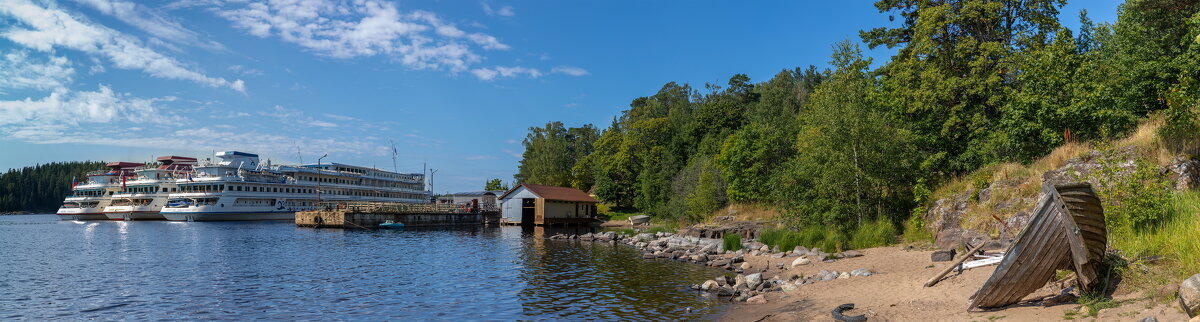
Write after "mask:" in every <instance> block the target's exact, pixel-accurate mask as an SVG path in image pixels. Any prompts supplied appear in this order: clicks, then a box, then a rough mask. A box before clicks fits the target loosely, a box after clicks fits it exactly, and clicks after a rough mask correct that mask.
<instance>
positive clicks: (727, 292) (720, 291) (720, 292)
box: [717, 286, 737, 296]
mask: <svg viewBox="0 0 1200 322" xmlns="http://www.w3.org/2000/svg"><path fill="white" fill-rule="evenodd" d="M736 292H737V290H735V289H734V288H732V287H729V286H722V287H718V288H717V296H733V294H734V293H736Z"/></svg>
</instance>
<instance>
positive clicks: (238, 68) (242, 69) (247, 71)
mask: <svg viewBox="0 0 1200 322" xmlns="http://www.w3.org/2000/svg"><path fill="white" fill-rule="evenodd" d="M229 71H232V72H234V73H238V74H241V75H242V76H262V75H263V72H262V71H261V70H258V69H254V68H249V67H246V66H242V65H232V66H229Z"/></svg>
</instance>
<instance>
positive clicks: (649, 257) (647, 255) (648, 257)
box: [642, 253, 658, 259]
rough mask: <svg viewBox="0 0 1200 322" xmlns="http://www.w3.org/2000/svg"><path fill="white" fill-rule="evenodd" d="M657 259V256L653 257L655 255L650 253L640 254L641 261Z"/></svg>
mask: <svg viewBox="0 0 1200 322" xmlns="http://www.w3.org/2000/svg"><path fill="white" fill-rule="evenodd" d="M657 257H658V256H655V255H654V254H652V253H645V254H642V259H654V258H657Z"/></svg>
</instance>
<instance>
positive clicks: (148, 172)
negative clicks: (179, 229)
mask: <svg viewBox="0 0 1200 322" xmlns="http://www.w3.org/2000/svg"><path fill="white" fill-rule="evenodd" d="M155 161H158V163H159V165H158V166H157V167H154V166H144V167H139V168H136V169H134V173H135V175H134V177H133V178H132V179H128V180H127V181H126V182H125V184H124V185H123V186H122V187H121V189H120V191H117V192H116V193H114V194H113V195H112V203H111V204H110V205H109V206H108V207H104V215H105V216H106V217H107V218H108V219H111V220H163V219H166V218H164V217H163V216H162V214H160V213H159V211H160V210H162V207H163V206H166V205H167V198H168V197H169V195H170V193H172V192H178V184H177V182H176V180H178V179H179V178H183V177H185V176H187V174H189V173H191V172H192V167H193V166H195V165H196V158H189V157H181V156H165V157H159V158H158V159H156V160H155Z"/></svg>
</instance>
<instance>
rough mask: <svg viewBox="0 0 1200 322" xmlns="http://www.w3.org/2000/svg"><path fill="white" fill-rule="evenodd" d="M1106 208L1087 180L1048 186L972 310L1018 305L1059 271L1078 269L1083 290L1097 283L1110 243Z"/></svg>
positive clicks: (975, 301)
mask: <svg viewBox="0 0 1200 322" xmlns="http://www.w3.org/2000/svg"><path fill="white" fill-rule="evenodd" d="M1106 236H1107V231H1106V227H1105V225H1104V209H1103V207H1102V206H1101V204H1100V198H1099V197H1097V196H1096V193H1095V192H1094V191H1093V190H1092V187H1091V185H1089V184H1087V183H1078V184H1068V185H1060V186H1053V185H1050V184H1048V183H1047V184H1044V185H1043V186H1042V195H1041V197H1040V198H1039V199H1038V203H1037V207H1035V208H1034V211H1033V215H1032V216H1031V217H1030V219H1029V222H1028V223H1027V224H1026V225H1025V227H1024V228H1022V229H1021V232H1020V233H1019V234H1017V239H1016V240H1015V241H1014V243H1013V245H1012V247H1010V248H1009V249H1008V251H1007V252H1005V256H1004V259H1003V260H1002V261H1001V262H1000V265H999V266H997V267H996V271H995V272H993V273H992V276H991V277H990V278H988V280H987V281H986V282H984V283H983V286H981V287H980V288H979V290H978V291H976V292H975V295H972V296H971V304H970V307H969V308H968V309H974V308H995V307H1002V306H1007V305H1011V304H1014V303H1017V302H1018V301H1020V300H1021V298H1023V297H1025V296H1026V295H1029V293H1032V292H1033V291H1036V290H1037V289H1039V288H1041V287H1042V286H1043V285H1045V284H1046V282H1048V281H1050V279H1051V278H1052V277H1053V276H1054V273H1055V271H1056V270H1058V269H1070V270H1074V271H1075V272H1076V276H1078V282H1079V285H1080V287H1081V289H1083V290H1088V289H1090V288H1091V287H1092V284H1094V283H1095V281H1096V274H1097V271H1098V270H1099V264H1100V262H1101V261H1102V260H1103V258H1104V252H1105V247H1106V245H1107V237H1106Z"/></svg>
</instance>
